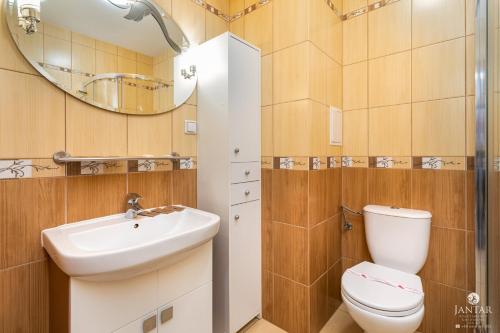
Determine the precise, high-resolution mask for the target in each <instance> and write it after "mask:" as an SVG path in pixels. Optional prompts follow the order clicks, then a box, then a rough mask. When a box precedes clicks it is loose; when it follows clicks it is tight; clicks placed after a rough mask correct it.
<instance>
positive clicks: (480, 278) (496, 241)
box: [475, 0, 500, 332]
mask: <svg viewBox="0 0 500 333" xmlns="http://www.w3.org/2000/svg"><path fill="white" fill-rule="evenodd" d="M499 2H500V0H476V29H477V31H476V41H475V43H476V73H475V76H476V156H475V184H476V191H475V192H476V196H475V218H476V239H475V250H476V292H477V293H478V294H479V296H480V303H479V304H478V306H480V308H479V311H478V312H479V313H478V316H477V319H478V320H479V325H478V327H479V328H477V329H476V332H500V286H499V285H498V284H499V283H500V251H499V250H500V225H499V222H500V221H499V216H500V138H499V136H500V104H499V102H500V19H499V10H500V6H499ZM485 312H486V313H485Z"/></svg>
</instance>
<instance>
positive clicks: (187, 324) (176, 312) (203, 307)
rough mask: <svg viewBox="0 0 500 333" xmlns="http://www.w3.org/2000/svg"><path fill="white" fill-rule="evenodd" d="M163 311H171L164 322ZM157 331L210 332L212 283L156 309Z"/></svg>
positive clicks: (159, 332) (172, 332) (166, 332)
mask: <svg viewBox="0 0 500 333" xmlns="http://www.w3.org/2000/svg"><path fill="white" fill-rule="evenodd" d="M170 308H171V310H168V309H170ZM163 311H167V312H170V311H171V316H170V315H168V316H167V318H166V319H168V320H167V321H165V322H164V323H162V312H163ZM170 317H171V318H170ZM158 333H212V283H211V282H210V283H207V284H205V285H204V286H202V287H200V288H198V289H196V290H194V291H192V292H190V293H189V294H187V295H184V296H182V297H181V298H179V299H177V300H175V301H173V302H172V303H171V304H167V305H165V306H163V307H161V308H160V309H159V310H158Z"/></svg>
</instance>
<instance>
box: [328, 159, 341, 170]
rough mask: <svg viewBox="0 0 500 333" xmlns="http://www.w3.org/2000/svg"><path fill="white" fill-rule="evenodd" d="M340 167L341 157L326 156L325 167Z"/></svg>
mask: <svg viewBox="0 0 500 333" xmlns="http://www.w3.org/2000/svg"><path fill="white" fill-rule="evenodd" d="M341 167H342V157H340V156H330V157H328V158H327V168H328V169H335V168H341Z"/></svg>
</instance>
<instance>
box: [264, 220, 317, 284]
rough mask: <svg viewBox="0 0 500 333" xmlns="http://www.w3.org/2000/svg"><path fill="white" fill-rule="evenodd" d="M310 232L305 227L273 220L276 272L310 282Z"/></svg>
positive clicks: (299, 280) (298, 280)
mask: <svg viewBox="0 0 500 333" xmlns="http://www.w3.org/2000/svg"><path fill="white" fill-rule="evenodd" d="M307 235H308V232H307V230H306V229H305V228H300V227H295V226H291V225H287V224H284V223H279V222H273V226H272V236H273V259H274V273H276V274H279V275H281V276H284V277H286V278H288V279H291V280H294V281H297V282H300V283H302V284H308V282H309V257H308V246H307V243H308V236H307Z"/></svg>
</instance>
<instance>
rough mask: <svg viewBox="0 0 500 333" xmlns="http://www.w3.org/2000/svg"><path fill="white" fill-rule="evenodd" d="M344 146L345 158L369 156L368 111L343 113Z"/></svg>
mask: <svg viewBox="0 0 500 333" xmlns="http://www.w3.org/2000/svg"><path fill="white" fill-rule="evenodd" d="M342 132H343V140H342V143H343V146H342V154H343V155H345V156H368V110H366V109H362V110H352V111H344V112H343V131H342Z"/></svg>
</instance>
